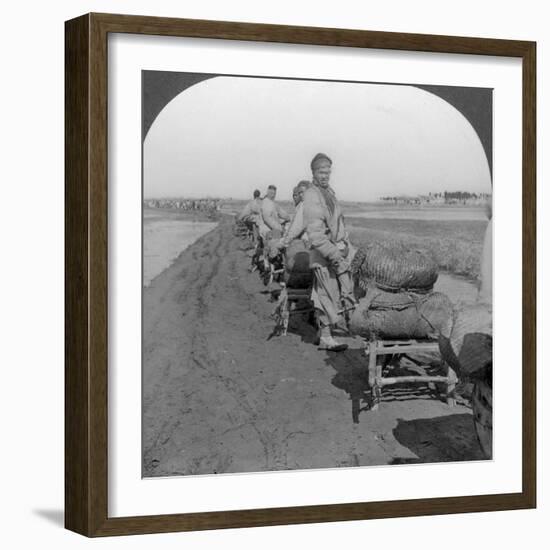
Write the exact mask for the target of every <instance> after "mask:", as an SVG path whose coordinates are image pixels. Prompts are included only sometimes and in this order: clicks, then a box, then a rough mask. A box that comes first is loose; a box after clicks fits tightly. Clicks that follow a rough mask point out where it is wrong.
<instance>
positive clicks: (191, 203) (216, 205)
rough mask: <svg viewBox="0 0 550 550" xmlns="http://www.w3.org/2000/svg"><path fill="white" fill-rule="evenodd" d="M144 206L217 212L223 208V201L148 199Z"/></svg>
mask: <svg viewBox="0 0 550 550" xmlns="http://www.w3.org/2000/svg"><path fill="white" fill-rule="evenodd" d="M144 205H145V206H146V207H148V208H175V209H177V210H194V211H199V212H217V211H219V210H220V208H221V201H220V199H147V200H145V201H144Z"/></svg>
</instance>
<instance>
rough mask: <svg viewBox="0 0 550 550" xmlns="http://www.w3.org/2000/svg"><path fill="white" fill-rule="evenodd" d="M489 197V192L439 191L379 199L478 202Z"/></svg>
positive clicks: (423, 202)
mask: <svg viewBox="0 0 550 550" xmlns="http://www.w3.org/2000/svg"><path fill="white" fill-rule="evenodd" d="M490 198H491V194H490V193H470V192H469V191H442V192H439V193H428V194H427V195H417V196H407V195H393V196H391V195H386V196H384V197H380V200H383V201H386V202H393V203H395V204H397V203H402V204H430V203H436V204H437V203H439V204H456V203H462V204H480V203H483V202H486V201H488V200H489V199H490Z"/></svg>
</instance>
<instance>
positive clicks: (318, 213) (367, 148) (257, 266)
mask: <svg viewBox="0 0 550 550" xmlns="http://www.w3.org/2000/svg"><path fill="white" fill-rule="evenodd" d="M141 126H142V346H141V349H142V365H141V367H142V457H141V461H142V476H143V477H144V478H155V477H168V476H197V475H212V474H236V473H252V472H273V471H280V470H310V469H328V468H356V467H373V466H388V467H399V465H401V464H425V463H431V464H433V463H439V462H463V461H482V460H491V459H492V424H493V416H492V404H493V394H492V366H493V336H492V335H493V315H492V296H493V269H492V257H493V245H492V197H493V183H492V182H493V173H492V172H493V162H492V158H493V90H492V89H490V88H476V87H459V86H456V87H455V86H436V85H431V84H430V83H429V82H426V83H422V82H419V83H414V84H413V83H403V84H395V83H384V82H355V81H354V82H351V81H331V80H312V79H299V78H280V77H265V76H261V77H260V76H254V75H247V76H242V75H218V74H198V73H185V72H168V71H152V70H144V71H142V120H141Z"/></svg>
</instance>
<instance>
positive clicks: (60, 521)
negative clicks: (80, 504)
mask: <svg viewBox="0 0 550 550" xmlns="http://www.w3.org/2000/svg"><path fill="white" fill-rule="evenodd" d="M33 513H34V515H35V516H38V517H41V518H43V519H45V520H47V521H49V522H50V523H53V524H54V525H57V526H58V527H64V525H65V513H64V512H63V510H33Z"/></svg>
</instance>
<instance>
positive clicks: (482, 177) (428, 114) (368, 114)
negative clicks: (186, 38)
mask: <svg viewBox="0 0 550 550" xmlns="http://www.w3.org/2000/svg"><path fill="white" fill-rule="evenodd" d="M460 90H461V88H457V90H456V91H455V93H454V94H453V95H454V96H455V97H458V96H460ZM464 90H468V89H464ZM465 93H467V92H466V91H465ZM144 99H145V100H147V99H146V98H144ZM144 109H145V107H144ZM486 120H488V121H490V120H491V117H490V116H489V117H486ZM487 131H488V132H489V129H488V130H487ZM143 147H144V182H143V183H144V197H145V198H147V197H163V196H164V197H171V196H189V197H192V196H197V197H198V196H205V195H206V194H208V195H210V196H216V197H232V198H239V199H244V198H248V195H249V194H250V187H251V186H254V187H259V188H263V189H265V188H267V186H268V185H270V184H275V185H277V187H278V189H279V195H280V196H285V197H287V196H291V193H292V188H293V186H294V185H295V184H296V182H297V181H299V180H301V179H307V178H309V177H310V176H311V175H310V174H309V162H310V160H311V158H312V157H313V155H314V154H315V153H316V152H318V151H327V152H328V153H329V155H330V157H331V158H332V159H333V161H334V164H333V167H332V171H333V176H332V179H331V181H332V182H333V185H334V186H335V187H337V189H338V194H339V197H341V199H342V200H345V201H365V202H366V201H376V200H379V199H380V198H382V197H383V196H385V195H387V193H388V191H389V192H390V193H391V195H392V196H394V197H400V196H411V195H415V196H416V195H419V196H423V195H429V194H437V193H444V192H445V191H457V190H459V191H460V192H464V193H475V194H490V193H491V171H490V165H489V162H488V158H487V155H486V152H485V150H484V147H483V144H482V143H481V140H480V137H479V135H478V133H477V132H476V130H475V129H474V128H473V126H472V124H471V123H470V122H469V121H468V120H467V118H466V117H465V116H464V115H463V114H461V112H459V110H457V108H455V107H453V106H452V105H451V104H450V103H449V102H448V101H446V100H444V99H442V98H440V97H438V96H437V95H435V94H434V93H432V92H431V91H426V90H423V89H420V88H419V87H416V86H409V85H394V84H370V83H349V82H331V81H311V80H291V79H279V78H255V77H254V78H252V77H230V76H217V77H214V78H209V79H207V80H203V81H202V82H198V83H195V84H194V85H192V86H191V87H189V88H187V89H186V90H184V91H183V92H181V93H179V94H178V95H176V97H174V98H173V99H172V100H171V101H169V102H168V103H167V104H166V106H165V107H164V108H163V109H162V110H161V111H160V113H159V114H158V116H157V117H156V118H155V119H154V121H153V122H152V124H151V127H150V129H149V131H148V132H147V134H146V136H145V140H144V144H143Z"/></svg>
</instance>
